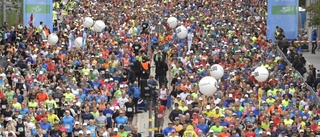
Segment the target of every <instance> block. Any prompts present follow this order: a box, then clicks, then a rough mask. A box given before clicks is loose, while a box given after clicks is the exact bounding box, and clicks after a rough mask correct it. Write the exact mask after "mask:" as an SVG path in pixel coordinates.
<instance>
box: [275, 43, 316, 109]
mask: <svg viewBox="0 0 320 137" xmlns="http://www.w3.org/2000/svg"><path fill="white" fill-rule="evenodd" d="M275 47H276V49H277V52H278V53H280V56H281V57H282V58H283V59H284V61H285V62H286V63H287V64H288V65H290V66H291V67H292V64H291V62H290V61H289V60H288V59H287V56H286V55H285V54H284V53H283V52H282V51H281V50H280V48H279V46H278V45H276V46H275ZM298 74H299V76H300V77H302V78H304V76H302V75H301V74H300V73H299V72H298ZM304 80H305V78H304ZM305 84H307V83H305ZM307 89H308V90H309V91H311V94H312V96H313V97H314V101H315V104H319V103H320V98H319V96H318V94H317V92H315V90H314V89H313V88H312V87H311V86H310V85H308V84H307Z"/></svg>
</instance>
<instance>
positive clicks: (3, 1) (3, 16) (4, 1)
mask: <svg viewBox="0 0 320 137" xmlns="http://www.w3.org/2000/svg"><path fill="white" fill-rule="evenodd" d="M6 20H7V7H6V0H2V26H4V25H5V24H4V22H6Z"/></svg>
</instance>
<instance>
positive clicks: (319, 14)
mask: <svg viewBox="0 0 320 137" xmlns="http://www.w3.org/2000/svg"><path fill="white" fill-rule="evenodd" d="M306 10H307V12H308V13H310V20H309V21H310V24H308V25H309V26H319V25H320V1H317V2H316V3H313V4H311V5H310V6H308V7H306Z"/></svg>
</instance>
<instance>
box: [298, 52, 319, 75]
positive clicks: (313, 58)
mask: <svg viewBox="0 0 320 137" xmlns="http://www.w3.org/2000/svg"><path fill="white" fill-rule="evenodd" d="M302 55H303V57H304V58H305V59H306V60H307V63H306V67H307V69H308V66H309V64H313V66H314V67H315V68H316V69H317V70H319V69H320V52H319V51H318V50H317V51H316V54H311V52H310V51H309V52H302Z"/></svg>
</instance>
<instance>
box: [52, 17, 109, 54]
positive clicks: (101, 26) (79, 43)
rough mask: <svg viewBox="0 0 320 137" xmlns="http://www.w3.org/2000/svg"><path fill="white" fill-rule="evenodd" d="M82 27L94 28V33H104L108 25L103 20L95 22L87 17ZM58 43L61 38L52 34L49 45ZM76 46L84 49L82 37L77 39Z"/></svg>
mask: <svg viewBox="0 0 320 137" xmlns="http://www.w3.org/2000/svg"><path fill="white" fill-rule="evenodd" d="M82 25H83V26H84V27H86V28H90V27H92V26H93V31H95V32H102V31H103V29H104V28H105V27H106V24H105V23H104V22H103V21H102V20H97V21H94V20H93V19H92V18H91V17H85V18H84V19H83V22H82ZM58 41H59V37H58V36H57V35H56V34H54V33H51V34H50V35H49V36H48V43H49V45H56V44H57V43H58ZM74 46H75V47H76V48H81V47H82V37H77V38H76V39H75V41H74Z"/></svg>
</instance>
